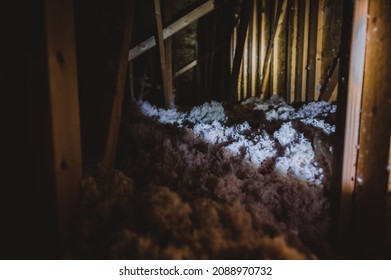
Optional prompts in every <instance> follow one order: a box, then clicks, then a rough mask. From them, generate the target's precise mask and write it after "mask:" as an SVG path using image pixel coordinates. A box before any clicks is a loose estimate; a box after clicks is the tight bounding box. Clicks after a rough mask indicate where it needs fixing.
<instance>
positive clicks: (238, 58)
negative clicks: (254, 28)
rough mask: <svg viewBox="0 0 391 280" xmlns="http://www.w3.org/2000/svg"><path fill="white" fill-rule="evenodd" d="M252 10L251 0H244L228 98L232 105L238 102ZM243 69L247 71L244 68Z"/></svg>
mask: <svg viewBox="0 0 391 280" xmlns="http://www.w3.org/2000/svg"><path fill="white" fill-rule="evenodd" d="M250 11H251V0H244V1H243V4H242V10H241V12H240V23H239V28H238V35H237V38H238V40H237V42H236V50H235V56H234V62H233V67H232V73H231V83H232V87H231V90H232V91H231V94H230V97H229V99H228V102H229V104H230V106H233V104H234V103H235V102H236V100H237V98H236V96H237V93H238V78H239V73H240V65H241V64H242V58H243V51H244V48H245V42H246V37H247V29H248V25H249V21H250ZM243 71H246V70H245V69H243Z"/></svg>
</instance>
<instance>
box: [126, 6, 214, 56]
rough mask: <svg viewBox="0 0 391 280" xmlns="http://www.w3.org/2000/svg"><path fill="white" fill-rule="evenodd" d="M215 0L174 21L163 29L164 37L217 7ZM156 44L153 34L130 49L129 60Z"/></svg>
mask: <svg viewBox="0 0 391 280" xmlns="http://www.w3.org/2000/svg"><path fill="white" fill-rule="evenodd" d="M214 2H215V1H214V0H209V1H207V2H205V3H204V4H202V5H201V6H199V7H198V8H195V9H194V10H193V11H191V12H189V13H188V14H187V15H185V16H183V17H181V18H180V19H178V20H177V21H175V22H174V23H172V24H170V25H169V26H167V27H166V28H164V30H163V39H164V40H165V39H167V38H169V37H171V36H172V35H174V34H175V33H177V32H178V31H180V30H182V29H183V28H185V27H187V26H189V25H190V24H191V23H192V22H194V21H196V20H198V19H199V18H201V17H203V16H205V15H206V14H208V13H210V12H211V11H213V10H214V9H215V8H216V4H215V3H214ZM154 46H156V40H155V37H154V36H151V37H150V38H148V39H147V40H145V41H144V42H142V43H140V44H138V45H137V46H136V47H134V48H132V49H131V50H130V51H129V56H128V60H129V61H131V60H133V59H135V58H136V57H138V56H139V55H141V54H143V53H144V52H146V51H148V50H150V49H151V48H153V47H154Z"/></svg>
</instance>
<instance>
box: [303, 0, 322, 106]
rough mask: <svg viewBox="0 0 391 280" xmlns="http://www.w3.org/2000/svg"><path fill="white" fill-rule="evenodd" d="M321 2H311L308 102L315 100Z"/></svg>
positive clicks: (313, 0)
mask: <svg viewBox="0 0 391 280" xmlns="http://www.w3.org/2000/svg"><path fill="white" fill-rule="evenodd" d="M318 4H319V0H310V12H309V26H308V62H307V68H306V70H307V85H306V87H307V90H306V101H313V100H315V84H316V83H315V74H316V55H317V38H318V34H317V31H318V12H319V5H318Z"/></svg>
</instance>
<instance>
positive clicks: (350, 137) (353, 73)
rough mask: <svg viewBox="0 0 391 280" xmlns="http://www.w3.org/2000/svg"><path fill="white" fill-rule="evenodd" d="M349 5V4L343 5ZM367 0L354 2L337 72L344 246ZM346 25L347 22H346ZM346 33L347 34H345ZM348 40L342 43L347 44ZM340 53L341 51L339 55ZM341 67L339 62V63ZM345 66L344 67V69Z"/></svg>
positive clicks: (354, 157)
mask: <svg viewBox="0 0 391 280" xmlns="http://www.w3.org/2000/svg"><path fill="white" fill-rule="evenodd" d="M346 5H347V6H349V5H348V4H346ZM367 14H368V0H358V1H354V7H353V19H352V20H353V22H352V25H351V26H352V31H351V50H350V54H348V56H349V60H350V61H349V62H348V63H349V70H348V71H349V73H348V76H345V74H347V73H344V72H343V71H342V72H340V74H339V76H340V79H339V84H340V85H341V86H342V89H343V88H344V87H343V85H344V84H345V83H346V79H347V91H346V92H344V91H343V90H341V91H340V93H339V95H340V96H341V97H343V96H344V94H346V98H347V100H346V108H344V102H343V99H340V100H339V104H340V105H341V106H339V105H338V106H339V107H338V110H339V111H340V112H346V113H345V122H344V123H345V124H344V123H341V122H339V123H338V125H339V126H340V128H339V129H343V132H342V131H340V133H341V136H343V138H342V139H341V137H340V138H339V139H340V140H339V141H341V140H342V141H341V142H342V143H343V152H342V166H341V167H339V168H340V169H341V170H342V176H341V182H340V185H341V193H340V210H339V219H338V222H339V226H338V234H339V237H338V238H339V242H340V244H341V246H345V245H346V242H347V241H348V240H351V236H349V234H350V226H351V223H350V222H351V221H352V215H351V214H352V212H351V210H352V196H353V192H354V187H355V181H356V179H357V178H356V166H357V149H358V147H359V146H358V141H359V126H360V110H361V99H362V86H363V76H364V58H365V46H366V29H367ZM346 24H349V22H347V23H346ZM345 35H347V34H345ZM346 43H348V42H342V44H346ZM342 55H343V53H342V54H341V57H342ZM341 67H342V65H341ZM343 69H344V68H343Z"/></svg>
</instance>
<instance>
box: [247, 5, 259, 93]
mask: <svg viewBox="0 0 391 280" xmlns="http://www.w3.org/2000/svg"><path fill="white" fill-rule="evenodd" d="M257 14H258V3H257V0H253V8H252V16H251V21H252V25H251V31H252V33H251V44H250V48H251V90H250V92H249V94H248V95H247V98H248V97H252V96H255V92H256V90H257V88H256V86H257V62H258V17H257Z"/></svg>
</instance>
